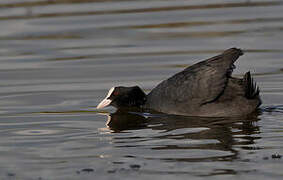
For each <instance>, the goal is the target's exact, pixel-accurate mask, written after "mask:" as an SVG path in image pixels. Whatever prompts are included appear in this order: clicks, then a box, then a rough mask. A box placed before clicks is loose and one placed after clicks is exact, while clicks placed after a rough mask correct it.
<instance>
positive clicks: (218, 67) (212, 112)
mask: <svg viewBox="0 0 283 180" xmlns="http://www.w3.org/2000/svg"><path fill="white" fill-rule="evenodd" d="M241 55H243V52H242V50H240V49H237V48H231V49H228V50H226V51H224V52H223V53H222V54H220V55H218V56H215V57H212V58H209V59H207V60H204V61H201V62H199V63H197V64H194V65H192V66H189V67H188V68H186V69H184V70H183V71H181V72H179V73H177V74H175V75H173V76H172V77H170V78H169V79H167V80H164V81H162V82H161V83H160V84H158V85H157V86H156V87H155V88H154V89H153V90H152V91H151V92H150V93H149V94H148V95H146V94H145V93H144V92H143V91H142V90H141V88H139V87H138V86H133V87H122V86H119V87H113V88H111V89H110V90H109V92H108V94H107V96H106V98H105V99H104V100H102V101H101V102H100V103H99V104H98V106H97V109H100V108H104V107H106V106H108V105H112V106H114V107H116V108H118V109H123V108H132V107H135V108H142V109H145V110H146V109H150V110H155V111H158V112H163V113H168V114H177V115H188V116H207V117H227V116H228V117H231V116H242V115H247V114H249V113H251V112H253V111H255V109H256V108H257V107H258V106H259V105H260V104H261V99H260V95H259V88H258V87H257V86H256V84H255V83H254V82H253V79H252V77H251V74H250V72H247V73H246V74H245V75H244V77H243V78H242V79H239V78H235V77H232V76H231V74H232V71H233V69H234V68H235V65H234V62H235V61H236V60H237V59H238V58H239V56H241Z"/></svg>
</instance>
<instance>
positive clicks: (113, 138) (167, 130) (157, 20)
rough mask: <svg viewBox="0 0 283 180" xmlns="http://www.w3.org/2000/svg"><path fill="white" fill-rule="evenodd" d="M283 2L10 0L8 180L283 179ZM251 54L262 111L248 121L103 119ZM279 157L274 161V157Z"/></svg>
mask: <svg viewBox="0 0 283 180" xmlns="http://www.w3.org/2000/svg"><path fill="white" fill-rule="evenodd" d="M282 9H283V3H282V1H271V0H270V1H269V0H258V1H254V0H250V1H233V0H211V1H198V0H190V1H185V0H178V1H167V0H163V1H161V0H151V1H146V0H142V1H133V0H132V1H127V0H125V1H122V0H121V1H118V0H116V1H115V0H112V1H106V0H105V1H103V0H98V1H94V0H93V1H91V0H80V1H79V0H49V1H47V0H2V1H1V2H0V54H1V56H0V99H1V101H0V152H1V153H0V154H1V158H0V177H1V178H0V179H50V180H51V179H60V180H61V179H150V178H152V179H153V178H154V179H160V180H161V179H162V180H167V179H168V180H171V179H228V178H229V179H256V180H261V179H282V176H283V171H282V169H283V165H282V163H283V157H282V158H276V154H279V155H280V154H281V155H283V143H282V141H283V11H282ZM234 46H236V47H240V48H242V49H245V51H246V53H245V56H242V57H241V58H240V60H239V61H238V62H237V64H236V65H237V70H236V71H235V72H234V74H235V75H236V76H242V75H243V74H244V73H245V72H246V71H249V70H250V71H251V73H252V74H253V75H254V78H255V80H256V81H257V82H258V85H259V86H260V87H261V94H262V100H263V105H262V107H261V110H260V111H259V112H258V113H257V114H253V115H251V116H250V117H248V118H241V119H227V118H221V119H212V118H207V119H204V118H202V119H200V118H189V117H181V116H157V115H150V114H139V113H128V114H125V113H114V112H115V110H114V109H113V108H108V109H106V110H103V111H97V110H96V108H95V107H96V105H97V104H98V102H99V101H100V100H101V99H102V98H103V97H104V96H105V95H106V93H107V91H108V89H109V88H110V87H112V86H115V85H136V84H137V85H140V86H141V87H143V88H144V89H145V90H146V91H147V92H149V91H150V89H152V88H153V87H154V86H155V85H156V84H157V83H158V82H160V81H161V80H163V79H165V78H167V77H169V76H170V75H172V74H174V73H176V72H178V71H180V70H182V69H183V68H184V67H186V66H188V65H191V64H193V63H195V62H197V61H198V60H202V59H205V58H207V57H211V56H213V55H216V54H217V53H219V52H221V51H223V50H224V49H227V48H230V47H234ZM272 155H275V156H273V158H272Z"/></svg>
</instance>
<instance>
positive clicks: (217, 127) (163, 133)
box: [107, 111, 259, 159]
mask: <svg viewBox="0 0 283 180" xmlns="http://www.w3.org/2000/svg"><path fill="white" fill-rule="evenodd" d="M108 116H109V119H108V122H107V127H108V128H109V129H110V130H112V132H113V133H117V132H123V131H128V130H140V129H151V130H153V131H156V135H154V136H153V137H151V139H152V138H154V139H156V140H157V139H159V140H169V141H170V142H171V144H170V143H169V144H166V143H165V144H163V145H162V146H160V147H154V148H153V149H156V150H162V149H176V150H177V149H202V150H204V149H207V150H222V151H230V152H232V153H233V155H229V156H227V158H228V159H229V158H230V159H231V158H232V159H235V158H237V151H236V150H235V149H234V148H233V145H236V144H237V145H248V144H254V139H255V138H256V137H251V136H249V135H251V134H255V133H258V131H259V127H258V126H256V125H255V123H254V122H256V121H258V119H257V114H256V113H254V114H252V115H251V116H249V118H248V119H243V118H200V117H187V116H176V115H165V114H161V115H156V114H148V113H146V114H145V115H144V113H139V112H137V113H136V112H123V111H117V112H116V113H113V114H110V115H108ZM232 129H237V131H234V132H233V131H232ZM236 135H237V136H239V135H242V137H239V138H243V139H244V140H245V141H242V140H241V141H237V140H235V136H236ZM145 136H146V134H145ZM128 138H130V137H128ZM135 138H136V140H137V141H138V139H139V138H140V139H144V137H138V136H135ZM236 138H238V137H236ZM183 140H187V142H188V143H186V144H185V145H184V144H180V146H179V145H172V142H175V143H176V142H178V141H181V142H183ZM194 140H195V141H200V142H202V141H204V142H206V140H208V141H207V142H206V143H197V144H190V141H194ZM210 141H212V142H210ZM125 142H127V139H125ZM165 142H167V141H165ZM128 143H129V142H128ZM173 144H174V143H173ZM177 144H178V143H177Z"/></svg>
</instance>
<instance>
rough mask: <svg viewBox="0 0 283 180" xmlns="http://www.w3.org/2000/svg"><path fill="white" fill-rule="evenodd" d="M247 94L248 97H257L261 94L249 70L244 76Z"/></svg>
mask: <svg viewBox="0 0 283 180" xmlns="http://www.w3.org/2000/svg"><path fill="white" fill-rule="evenodd" d="M243 80H244V87H245V96H246V98H247V99H255V98H257V97H258V96H259V91H260V90H259V87H258V86H257V85H256V83H255V82H254V81H253V78H252V77H251V73H250V72H247V73H246V74H245V76H244V79H243Z"/></svg>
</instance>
